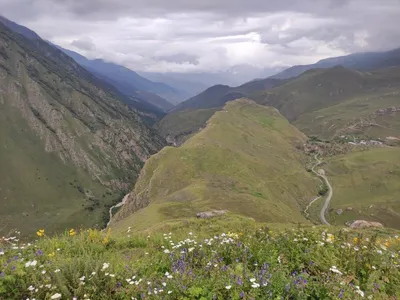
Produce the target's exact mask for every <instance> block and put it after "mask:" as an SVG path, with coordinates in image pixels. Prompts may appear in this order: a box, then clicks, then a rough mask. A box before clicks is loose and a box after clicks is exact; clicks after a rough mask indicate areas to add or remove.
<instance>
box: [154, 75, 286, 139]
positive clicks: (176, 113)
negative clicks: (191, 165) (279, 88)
mask: <svg viewBox="0 0 400 300" xmlns="http://www.w3.org/2000/svg"><path fill="white" fill-rule="evenodd" d="M283 82H284V81H282V80H277V79H260V80H253V81H250V82H248V83H245V84H243V85H241V86H238V87H230V86H227V85H215V86H212V87H210V88H208V89H207V90H205V91H204V92H202V93H200V94H198V95H197V96H195V97H193V98H191V99H189V100H187V101H184V102H182V103H180V104H179V105H177V106H175V107H174V108H173V109H171V110H170V111H169V113H168V115H167V116H165V117H164V118H163V119H162V120H161V121H159V122H158V123H157V124H156V125H155V128H156V129H157V130H158V131H159V132H160V133H161V134H162V135H163V136H164V137H165V138H167V140H168V141H170V142H173V143H175V144H180V143H182V142H183V141H185V140H186V139H187V138H188V137H189V136H190V135H191V134H193V133H195V132H196V131H197V130H198V129H199V128H201V127H203V126H204V125H205V123H206V121H207V120H208V119H209V118H210V117H211V116H212V114H213V113H214V112H215V111H217V110H219V109H221V108H222V107H223V106H224V105H225V104H226V103H227V102H228V101H232V100H235V99H239V98H243V97H246V96H248V95H250V94H252V93H255V92H256V91H263V90H266V89H269V88H271V87H273V86H276V85H279V84H282V83H283Z"/></svg>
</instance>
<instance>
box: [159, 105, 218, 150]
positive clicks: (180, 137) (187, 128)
mask: <svg viewBox="0 0 400 300" xmlns="http://www.w3.org/2000/svg"><path fill="white" fill-rule="evenodd" d="M219 109H220V108H209V109H196V110H185V111H177V112H172V113H170V114H168V115H167V116H165V117H164V118H163V119H162V120H161V121H159V122H158V123H157V124H156V125H155V128H156V129H157V130H158V131H159V132H160V133H161V135H162V136H164V137H172V138H173V139H175V140H177V141H178V142H179V143H180V142H183V141H185V140H186V138H187V137H188V136H190V135H191V134H193V133H195V132H196V131H198V130H199V129H200V128H201V127H203V126H205V124H206V122H207V120H208V119H210V118H211V116H212V115H213V114H214V113H215V112H216V111H218V110H219Z"/></svg>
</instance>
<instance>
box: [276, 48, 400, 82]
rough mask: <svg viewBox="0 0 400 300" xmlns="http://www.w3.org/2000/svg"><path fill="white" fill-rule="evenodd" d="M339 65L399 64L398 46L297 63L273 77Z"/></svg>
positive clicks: (369, 67) (358, 67)
mask: <svg viewBox="0 0 400 300" xmlns="http://www.w3.org/2000/svg"><path fill="white" fill-rule="evenodd" d="M338 65H341V66H343V67H345V68H349V69H354V70H360V71H369V70H376V69H382V68H388V67H393V66H399V65H400V48H397V49H394V50H390V51H384V52H362V53H353V54H350V55H346V56H339V57H331V58H327V59H322V60H320V61H318V62H316V63H315V64H310V65H299V66H293V67H291V68H288V69H286V70H284V71H282V72H280V73H278V74H276V75H273V76H271V78H275V79H288V78H292V77H296V76H298V75H300V74H302V73H304V72H305V71H308V70H311V69H316V68H332V67H335V66H338Z"/></svg>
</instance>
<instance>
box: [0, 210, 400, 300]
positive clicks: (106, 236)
mask: <svg viewBox="0 0 400 300" xmlns="http://www.w3.org/2000/svg"><path fill="white" fill-rule="evenodd" d="M397 234H398V232H396V231H393V230H369V231H363V232H361V231H349V230H346V229H339V228H329V229H327V228H324V227H309V226H308V227H298V228H291V227H288V225H286V226H284V225H279V226H276V225H273V224H269V225H268V224H257V223H255V222H254V221H252V220H250V219H248V218H243V217H235V216H222V217H220V218H215V219H210V220H186V221H183V222H176V223H174V224H169V225H167V226H162V227H160V228H156V231H147V232H143V233H137V234H132V233H131V232H130V229H129V228H125V229H124V231H123V232H121V233H120V234H118V235H115V234H114V233H113V232H103V233H101V232H98V231H93V230H92V231H82V232H80V233H78V234H77V235H74V236H68V232H67V233H66V234H64V235H59V236H56V237H51V238H49V237H42V238H39V240H38V241H36V242H34V243H31V244H24V243H22V242H21V241H18V237H16V239H9V240H7V241H5V240H3V241H2V242H0V253H2V254H1V255H0V265H1V267H0V299H7V300H14V299H27V298H29V299H31V298H36V299H44V300H48V299H51V297H55V296H54V295H57V294H59V296H60V298H61V299H73V297H76V298H77V299H96V300H102V299H104V300H106V299H107V300H108V299H119V300H125V299H127V300H128V299H179V300H180V299H182V300H183V299H207V300H208V299H223V300H225V299H266V297H268V298H271V299H338V298H343V299H362V297H361V294H362V295H363V298H367V299H370V298H371V297H372V298H373V299H396V297H397V296H398V295H399V293H400V288H399V287H400V273H399V264H400V260H399V255H398V251H399V250H400V239H399V237H398V236H397ZM32 262H33V264H34V265H32ZM53 299H54V298H53Z"/></svg>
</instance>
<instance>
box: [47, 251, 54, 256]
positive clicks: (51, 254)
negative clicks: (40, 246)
mask: <svg viewBox="0 0 400 300" xmlns="http://www.w3.org/2000/svg"><path fill="white" fill-rule="evenodd" d="M47 256H48V257H54V256H56V253H55V252H54V251H53V252H51V253H49V254H48V255H47Z"/></svg>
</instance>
